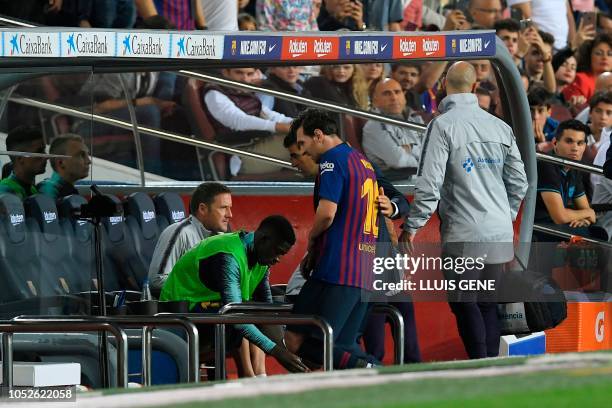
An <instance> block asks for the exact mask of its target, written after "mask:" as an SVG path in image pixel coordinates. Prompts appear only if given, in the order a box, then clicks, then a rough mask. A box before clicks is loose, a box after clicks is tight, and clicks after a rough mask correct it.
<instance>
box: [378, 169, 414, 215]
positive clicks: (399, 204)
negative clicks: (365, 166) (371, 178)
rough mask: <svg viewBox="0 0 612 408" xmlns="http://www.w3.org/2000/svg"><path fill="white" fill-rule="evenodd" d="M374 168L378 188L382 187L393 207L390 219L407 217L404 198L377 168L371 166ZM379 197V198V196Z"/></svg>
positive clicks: (408, 210) (408, 207)
mask: <svg viewBox="0 0 612 408" xmlns="http://www.w3.org/2000/svg"><path fill="white" fill-rule="evenodd" d="M372 166H373V167H374V171H375V172H376V179H377V180H378V187H382V189H383V191H384V193H385V195H386V196H387V197H389V199H390V200H391V204H392V205H393V207H394V209H393V213H392V214H391V217H390V218H391V219H392V220H395V219H398V218H400V217H406V216H408V213H409V212H410V204H409V203H408V200H407V199H406V197H405V196H404V195H403V194H402V193H401V192H399V191H398V190H397V189H396V188H395V186H394V185H393V184H391V182H390V181H389V180H387V178H386V177H385V176H384V174H382V172H381V171H380V169H379V168H378V166H376V165H375V164H372ZM379 197H380V196H379Z"/></svg>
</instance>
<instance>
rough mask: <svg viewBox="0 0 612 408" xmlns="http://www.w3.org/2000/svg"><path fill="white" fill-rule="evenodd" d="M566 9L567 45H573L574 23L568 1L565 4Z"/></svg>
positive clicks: (574, 35)
mask: <svg viewBox="0 0 612 408" xmlns="http://www.w3.org/2000/svg"><path fill="white" fill-rule="evenodd" d="M565 5H566V8H567V14H566V15H567V27H568V30H567V43H568V44H573V42H574V38H575V37H576V21H575V20H574V12H573V11H572V6H571V5H570V2H569V0H567V1H566V2H565Z"/></svg>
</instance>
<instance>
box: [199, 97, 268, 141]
mask: <svg viewBox="0 0 612 408" xmlns="http://www.w3.org/2000/svg"><path fill="white" fill-rule="evenodd" d="M204 103H206V106H207V107H208V111H209V112H210V114H211V115H212V116H213V117H214V118H215V119H216V120H217V121H219V123H221V124H222V125H223V126H225V127H228V128H230V129H232V130H265V131H268V132H274V131H275V130H276V123H275V122H274V121H271V120H266V119H262V118H258V117H257V116H253V115H248V114H247V113H245V112H244V111H243V110H242V109H240V108H238V107H237V106H236V104H235V103H233V102H232V101H231V99H230V98H228V97H227V96H226V95H223V94H222V93H221V92H219V91H215V90H212V91H209V92H207V93H206V95H205V96H204Z"/></svg>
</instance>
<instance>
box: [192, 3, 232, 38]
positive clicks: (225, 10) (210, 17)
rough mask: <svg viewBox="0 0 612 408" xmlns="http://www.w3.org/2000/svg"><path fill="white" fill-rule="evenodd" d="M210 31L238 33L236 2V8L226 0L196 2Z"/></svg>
mask: <svg viewBox="0 0 612 408" xmlns="http://www.w3.org/2000/svg"><path fill="white" fill-rule="evenodd" d="M198 1H199V2H200V5H201V7H202V12H203V13H204V16H205V17H206V27H207V28H208V29H209V30H211V31H238V1H236V0H233V1H236V7H232V6H231V3H230V5H229V6H228V1H227V0H198Z"/></svg>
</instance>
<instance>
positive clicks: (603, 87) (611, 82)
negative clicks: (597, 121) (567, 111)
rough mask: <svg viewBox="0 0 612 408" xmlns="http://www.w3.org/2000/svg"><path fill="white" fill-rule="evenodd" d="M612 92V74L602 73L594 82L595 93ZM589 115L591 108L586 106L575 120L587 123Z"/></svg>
mask: <svg viewBox="0 0 612 408" xmlns="http://www.w3.org/2000/svg"><path fill="white" fill-rule="evenodd" d="M605 91H612V72H604V73H602V74H600V75H599V76H598V77H597V79H596V80H595V93H599V92H605ZM590 113H591V108H589V106H588V105H587V107H586V108H584V109H583V110H582V111H581V112H580V113H579V114H577V115H576V120H579V121H581V122H582V123H585V124H586V123H587V122H588V121H589V115H590Z"/></svg>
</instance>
